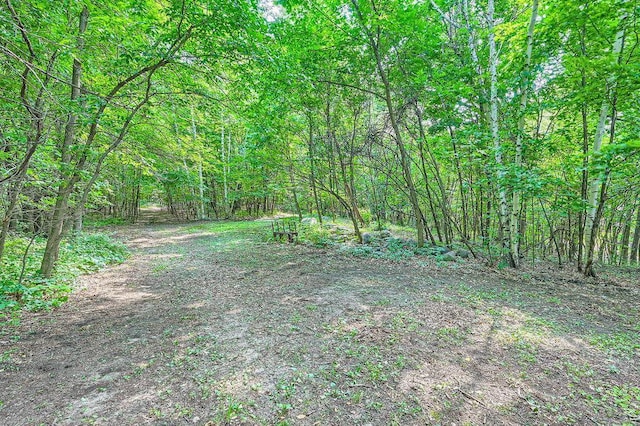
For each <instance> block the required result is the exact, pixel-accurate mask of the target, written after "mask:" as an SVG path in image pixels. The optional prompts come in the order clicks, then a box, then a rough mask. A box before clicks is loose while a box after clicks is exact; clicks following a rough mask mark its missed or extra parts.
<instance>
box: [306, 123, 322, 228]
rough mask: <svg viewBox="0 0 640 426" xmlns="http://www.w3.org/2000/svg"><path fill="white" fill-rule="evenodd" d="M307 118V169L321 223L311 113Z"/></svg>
mask: <svg viewBox="0 0 640 426" xmlns="http://www.w3.org/2000/svg"><path fill="white" fill-rule="evenodd" d="M308 119H309V141H308V143H309V171H310V174H311V192H312V193H313V201H314V203H315V207H316V213H317V215H318V222H319V223H320V225H322V207H321V206H320V200H319V198H318V188H317V186H316V159H315V155H316V153H315V145H314V142H313V118H312V116H311V113H309V115H308Z"/></svg>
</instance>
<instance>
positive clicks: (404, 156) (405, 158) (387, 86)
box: [352, 0, 425, 247]
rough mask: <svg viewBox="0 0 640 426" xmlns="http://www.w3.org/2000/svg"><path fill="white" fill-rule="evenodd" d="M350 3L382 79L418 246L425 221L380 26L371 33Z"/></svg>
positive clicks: (422, 237)
mask: <svg viewBox="0 0 640 426" xmlns="http://www.w3.org/2000/svg"><path fill="white" fill-rule="evenodd" d="M352 4H353V6H354V9H355V11H356V13H357V15H358V17H359V20H360V23H361V25H362V27H363V29H365V31H366V33H367V37H368V42H369V47H370V48H371V49H372V50H373V55H374V58H375V61H376V68H377V71H378V76H379V77H380V79H381V80H382V84H383V86H384V100H385V104H386V106H387V112H388V113H389V121H390V122H391V127H392V129H393V135H394V137H395V142H396V145H397V147H398V151H399V152H400V163H401V166H402V174H403V177H404V180H405V183H406V184H407V189H408V192H409V202H410V203H411V208H412V210H413V216H414V217H415V220H416V232H417V245H418V247H423V246H424V240H425V223H424V216H423V214H422V210H421V209H420V203H419V201H418V192H417V191H416V187H415V184H414V182H413V176H412V174H411V160H410V158H409V153H408V152H407V149H406V146H405V144H404V141H403V138H402V133H401V132H400V126H399V125H398V117H397V114H396V110H395V107H394V106H393V100H392V98H391V83H390V81H389V77H388V75H387V72H386V70H385V68H384V64H383V60H382V56H381V54H380V44H379V43H380V27H377V34H376V35H375V36H374V35H373V34H372V32H371V31H372V30H371V29H369V28H368V27H367V24H366V23H365V19H364V17H363V16H362V12H361V11H360V8H359V6H358V2H357V0H352Z"/></svg>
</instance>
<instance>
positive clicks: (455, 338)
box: [436, 327, 466, 344]
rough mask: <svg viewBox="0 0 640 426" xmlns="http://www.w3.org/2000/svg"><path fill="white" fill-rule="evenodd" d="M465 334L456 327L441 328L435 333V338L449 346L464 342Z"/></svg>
mask: <svg viewBox="0 0 640 426" xmlns="http://www.w3.org/2000/svg"><path fill="white" fill-rule="evenodd" d="M465 334H466V333H464V332H463V331H462V330H460V329H459V328H458V327H442V328H439V329H438V330H437V331H436V336H437V337H438V339H439V340H441V341H443V342H445V343H451V344H458V343H462V342H463V341H464V338H465Z"/></svg>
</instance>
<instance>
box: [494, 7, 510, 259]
mask: <svg viewBox="0 0 640 426" xmlns="http://www.w3.org/2000/svg"><path fill="white" fill-rule="evenodd" d="M494 11H495V5H494V0H489V2H488V6H487V21H488V24H489V76H490V85H491V86H490V100H489V103H490V112H489V127H490V129H491V139H492V140H493V150H494V158H495V162H496V170H497V171H496V187H497V189H498V218H499V224H500V238H501V240H502V256H503V258H504V260H505V261H506V262H507V264H508V265H509V266H511V267H513V268H515V267H516V266H517V264H516V260H515V256H514V253H513V252H512V251H511V239H512V238H513V236H511V235H510V228H511V227H510V225H509V219H510V216H509V205H508V201H507V190H506V187H505V183H504V178H505V165H504V161H503V158H502V144H501V142H500V133H499V122H498V61H499V58H498V50H497V48H496V40H495V21H494Z"/></svg>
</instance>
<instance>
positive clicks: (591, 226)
mask: <svg viewBox="0 0 640 426" xmlns="http://www.w3.org/2000/svg"><path fill="white" fill-rule="evenodd" d="M625 20H626V15H625V16H623V17H622V18H621V20H620V25H621V26H622V24H623V23H624V21H625ZM624 38H625V31H624V27H623V26H622V28H621V29H620V30H619V31H618V32H617V34H616V40H615V42H614V43H613V55H614V56H615V58H616V61H617V62H618V63H619V62H620V58H621V56H622V55H621V54H622V49H623V46H624ZM615 86H616V76H615V75H614V74H612V75H611V76H610V77H609V78H607V87H608V90H607V94H608V95H611V96H605V97H604V99H603V101H602V105H601V106H600V115H599V117H598V127H597V128H596V134H595V136H594V140H593V149H592V155H596V154H598V153H599V152H600V150H601V149H602V141H603V139H604V132H605V124H606V119H607V116H608V115H609V114H608V113H609V97H611V99H612V105H611V106H612V113H611V124H610V129H609V130H610V133H609V143H610V144H613V143H614V142H615V129H616V120H617V113H616V112H617V111H616V102H617V95H616V89H615ZM610 172H611V170H610V168H609V167H607V168H606V170H605V171H604V173H602V174H601V175H599V176H596V177H595V178H594V179H593V181H592V182H591V185H590V186H589V199H588V205H587V217H586V225H585V236H586V237H587V255H586V258H585V267H584V271H583V272H584V275H585V276H589V277H595V271H594V269H593V261H594V254H595V246H596V240H597V238H598V228H599V225H600V218H601V217H602V213H603V211H604V202H605V196H606V193H607V188H606V187H607V181H608V179H609V174H610Z"/></svg>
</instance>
